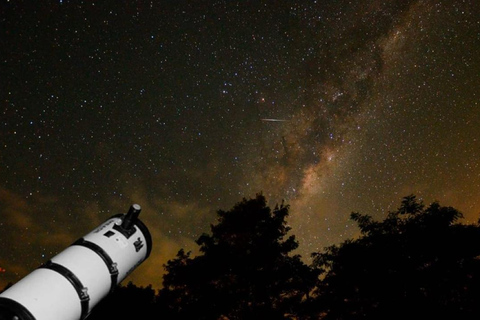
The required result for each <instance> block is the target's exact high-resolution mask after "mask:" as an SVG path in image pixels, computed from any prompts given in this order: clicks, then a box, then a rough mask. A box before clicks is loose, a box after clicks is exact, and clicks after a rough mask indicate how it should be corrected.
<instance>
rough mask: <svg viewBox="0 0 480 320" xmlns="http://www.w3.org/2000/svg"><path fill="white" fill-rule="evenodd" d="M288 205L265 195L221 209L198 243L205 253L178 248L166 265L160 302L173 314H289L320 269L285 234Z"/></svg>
mask: <svg viewBox="0 0 480 320" xmlns="http://www.w3.org/2000/svg"><path fill="white" fill-rule="evenodd" d="M288 209H289V208H288V206H285V205H283V204H282V205H281V206H280V207H278V206H277V207H276V208H275V209H274V210H273V212H272V210H271V209H270V208H269V207H268V206H267V205H266V200H265V197H264V196H263V195H257V197H256V198H255V199H250V200H246V199H243V201H242V202H240V203H238V204H236V205H235V206H234V208H233V209H231V210H230V211H218V224H216V225H212V226H211V234H203V235H202V236H201V237H200V238H199V239H198V240H197V243H198V245H199V246H200V252H201V253H202V254H203V255H200V256H197V257H195V258H191V257H190V254H189V253H185V252H184V251H183V250H180V251H179V252H178V254H177V257H176V258H175V259H173V260H170V261H169V262H168V263H167V265H166V266H165V268H166V271H167V273H166V274H165V276H164V282H163V284H164V289H162V290H161V291H160V295H159V300H158V301H159V305H161V307H163V310H164V312H165V310H168V311H167V312H166V313H165V315H166V316H169V317H170V318H175V319H290V318H291V317H293V316H294V315H295V313H296V312H297V310H298V306H299V305H300V303H301V301H302V299H304V298H305V297H307V296H308V294H309V292H310V291H311V290H312V288H313V285H314V284H315V282H316V279H317V276H318V275H317V273H316V272H315V271H314V270H312V269H311V268H309V267H308V266H307V265H305V264H304V263H303V262H302V261H301V259H300V256H298V255H294V256H290V255H289V253H290V252H291V251H293V250H295V249H296V248H297V247H298V243H297V241H296V240H295V237H294V236H289V237H287V233H288V231H289V230H290V227H288V226H287V225H286V221H285V218H286V217H287V216H288Z"/></svg>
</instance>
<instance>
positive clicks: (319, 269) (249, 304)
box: [88, 195, 480, 320]
mask: <svg viewBox="0 0 480 320" xmlns="http://www.w3.org/2000/svg"><path fill="white" fill-rule="evenodd" d="M288 210H289V207H288V206H286V205H283V204H282V205H281V206H277V207H276V208H275V209H274V210H271V209H270V208H269V207H268V206H267V205H266V200H265V198H264V197H263V195H257V197H256V198H255V199H250V200H246V199H243V201H241V202H239V203H238V204H236V205H235V206H234V207H233V208H232V209H231V210H230V211H219V212H218V223H217V224H216V225H212V226H211V233H210V234H203V235H202V236H201V237H199V239H198V240H197V243H198V245H199V246H200V252H201V254H200V255H199V256H196V257H191V255H190V253H186V252H185V251H184V250H183V249H182V250H180V251H179V252H178V254H177V256H176V258H174V259H172V260H170V261H169V262H168V263H167V264H166V265H165V266H164V267H165V269H166V274H165V275H164V278H163V280H164V281H163V284H164V288H163V289H162V290H160V291H159V292H158V294H157V295H156V294H155V291H154V290H153V289H152V287H151V286H147V287H137V286H135V285H133V284H132V283H129V284H128V285H126V286H120V287H119V288H117V290H116V291H115V292H113V294H111V295H110V296H108V297H107V298H106V299H105V300H104V301H102V302H101V303H100V304H99V305H98V306H97V307H96V308H95V309H94V310H93V312H92V314H91V315H90V316H89V317H88V320H97V319H146V320H148V319H325V320H329V319H405V318H408V319H421V318H429V319H431V318H440V317H441V318H455V319H474V318H480V303H478V301H479V298H480V241H479V240H480V223H476V224H469V225H465V224H461V223H459V222H458V221H459V220H460V219H461V218H462V214H461V213H460V212H459V211H458V210H456V209H454V208H451V207H443V206H440V204H439V203H438V202H434V203H432V204H431V205H429V206H428V207H425V205H424V204H423V203H422V202H421V201H419V200H418V199H417V198H416V197H415V196H414V195H409V196H407V197H405V198H403V200H402V202H401V205H400V207H399V208H398V209H397V210H396V211H394V212H390V213H389V214H388V215H387V217H386V218H385V219H384V220H383V221H381V222H380V221H375V220H374V219H373V218H372V217H371V216H368V215H364V214H360V213H357V212H354V213H352V214H351V218H352V219H353V220H354V221H355V222H356V223H357V225H358V227H359V229H360V232H361V236H360V237H359V238H358V239H350V240H347V241H345V242H344V243H342V244H340V245H334V246H331V247H328V248H325V250H324V251H322V252H319V253H314V254H312V256H313V264H312V266H307V265H305V264H304V263H303V262H302V260H301V259H300V256H298V255H290V254H291V252H292V251H293V250H295V249H296V248H297V247H298V242H297V241H296V240H295V237H294V236H292V235H290V236H288V235H287V234H288V233H289V231H290V228H289V227H288V226H287V224H286V221H285V219H286V218H287V216H288Z"/></svg>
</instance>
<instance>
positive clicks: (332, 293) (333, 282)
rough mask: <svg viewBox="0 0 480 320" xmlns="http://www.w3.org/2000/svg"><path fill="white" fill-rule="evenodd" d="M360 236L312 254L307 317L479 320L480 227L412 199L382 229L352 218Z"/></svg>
mask: <svg viewBox="0 0 480 320" xmlns="http://www.w3.org/2000/svg"><path fill="white" fill-rule="evenodd" d="M351 218H352V219H353V220H354V221H355V222H357V224H358V226H359V228H360V231H361V235H362V236H361V237H360V238H359V239H357V240H348V241H346V242H344V243H342V244H341V245H338V246H337V245H335V246H331V247H329V248H326V250H325V252H323V253H316V254H314V255H313V256H314V264H315V266H316V267H317V268H318V270H319V271H320V272H321V277H320V280H319V282H318V284H317V288H316V290H315V298H314V299H311V300H310V301H311V304H310V306H309V307H310V312H311V313H312V314H315V315H316V318H317V319H318V318H321V319H397V318H398V319H400V318H409V319H417V318H430V319H432V318H435V317H442V318H448V317H452V318H455V319H471V318H478V317H479V316H480V304H479V297H480V260H479V258H480V256H479V255H480V226H479V225H478V224H475V225H463V224H459V223H458V222H457V221H458V219H460V218H462V214H461V213H460V212H459V211H457V210H456V209H454V208H451V207H442V206H440V205H439V204H438V202H434V203H432V204H431V205H430V206H429V207H428V208H426V209H425V206H424V205H423V203H422V202H421V201H419V200H417V199H416V197H415V196H414V195H410V196H407V197H405V198H404V199H403V201H402V204H401V206H400V208H399V209H398V210H397V211H395V212H391V213H389V214H388V216H387V218H386V219H385V220H384V221H383V222H377V221H374V220H373V219H372V218H371V217H370V216H368V215H362V214H359V213H352V215H351Z"/></svg>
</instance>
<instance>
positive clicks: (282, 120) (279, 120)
mask: <svg viewBox="0 0 480 320" xmlns="http://www.w3.org/2000/svg"><path fill="white" fill-rule="evenodd" d="M260 120H262V121H264V122H286V121H290V120H286V119H260Z"/></svg>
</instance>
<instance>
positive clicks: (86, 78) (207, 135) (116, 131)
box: [0, 0, 480, 287]
mask: <svg viewBox="0 0 480 320" xmlns="http://www.w3.org/2000/svg"><path fill="white" fill-rule="evenodd" d="M1 6H2V10H1V26H2V28H1V30H2V37H1V46H2V48H3V49H2V50H1V51H0V52H1V53H0V58H1V59H0V62H1V67H0V68H1V69H0V76H1V79H2V80H0V83H1V88H0V89H1V91H0V102H1V105H2V107H1V108H0V137H1V140H0V142H1V144H0V150H1V152H0V177H1V178H0V205H1V207H0V244H1V246H2V249H1V250H0V267H1V269H0V270H4V272H3V271H2V273H1V274H0V287H2V286H4V285H5V284H6V283H7V282H8V281H16V280H18V279H19V278H20V277H22V276H24V275H25V274H26V273H27V272H28V271H30V270H31V269H33V268H34V267H35V266H36V265H38V264H39V263H41V262H42V261H44V260H46V259H48V258H49V257H51V256H52V255H54V254H55V253H56V252H59V251H60V250H62V249H63V248H64V247H65V246H67V245H68V244H70V243H71V242H72V241H73V240H75V239H76V238H78V237H80V236H82V235H83V234H85V233H87V232H89V231H90V230H91V229H92V228H94V227H95V226H97V225H98V224H99V223H101V222H102V221H103V220H105V219H107V218H108V217H110V216H111V215H113V214H116V213H118V212H124V211H125V210H126V209H128V207H129V205H130V204H131V203H134V202H136V203H139V204H141V205H142V207H143V213H142V215H141V217H143V220H144V221H145V223H146V224H147V225H148V226H149V228H150V230H151V232H152V235H153V238H154V249H153V252H152V258H151V259H150V260H151V261H150V260H149V263H146V264H145V265H144V266H142V267H141V270H140V271H139V272H136V273H134V274H133V275H132V278H133V280H134V281H135V282H136V283H139V284H148V283H152V284H153V285H154V286H156V287H158V286H160V283H161V273H162V271H161V264H162V263H165V262H166V261H167V260H169V259H171V258H173V257H174V255H175V253H176V252H177V251H178V250H179V249H180V248H182V247H183V248H186V249H187V250H195V249H196V246H195V244H194V240H195V239H196V238H198V236H199V235H200V234H201V233H202V232H207V231H208V228H209V224H211V223H214V221H215V212H216V210H218V209H228V208H230V207H231V206H232V205H233V204H234V203H235V202H237V201H239V200H241V198H242V197H247V198H248V197H252V196H254V195H255V193H258V192H260V191H261V192H263V193H264V194H265V195H266V196H267V197H268V199H269V200H270V201H271V202H272V205H275V203H277V202H280V201H282V199H285V200H286V202H287V203H289V204H290V205H291V212H290V217H289V223H290V224H291V226H292V228H293V229H292V233H293V234H295V235H297V238H298V239H299V241H300V250H299V251H300V254H302V256H304V257H305V258H308V256H309V254H310V253H311V252H313V251H318V250H321V249H322V248H323V247H324V246H327V245H331V244H336V243H339V242H340V241H343V240H345V239H347V238H349V237H353V236H355V235H356V232H357V230H356V229H355V227H353V225H352V224H351V222H350V221H349V213H350V212H351V211H360V212H362V213H369V214H372V215H373V216H374V217H376V218H382V217H384V216H385V215H386V213H387V211H388V210H394V209H395V208H396V207H397V204H398V203H399V201H400V199H401V197H403V196H405V195H407V194H410V193H414V194H416V195H417V196H419V197H421V198H423V199H424V200H425V201H426V202H431V201H434V200H439V201H440V202H441V203H442V204H443V205H451V206H454V207H456V208H457V209H459V210H461V211H462V212H463V213H464V215H465V217H466V219H467V221H476V220H477V219H478V216H477V215H478V212H479V211H480V210H479V209H478V208H479V205H480V203H479V200H480V198H479V196H480V167H479V164H478V159H479V158H480V138H478V136H479V133H480V132H479V128H480V108H479V106H478V92H480V91H479V89H480V78H479V76H478V75H479V74H480V63H479V60H478V54H479V52H480V20H479V19H478V17H479V15H480V4H478V3H477V2H476V1H473V0H463V1H436V0H426V1H418V0H417V1H415V0H408V1H406V0H402V1H400V0H398V1H376V0H368V1H364V2H361V3H360V2H358V3H357V2H352V1H346V0H345V1H344V0H342V1H335V2H332V1H319V0H317V1H313V0H309V1H275V2H270V1H195V2H193V1H177V2H171V3H170V2H168V1H167V2H160V1H143V0H138V1H131V2H129V3H127V4H122V5H119V4H118V3H117V2H115V1H108V0H107V1H99V2H97V1H67V0H63V1H60V2H59V1H47V2H43V3H41V4H40V3H35V4H30V3H28V2H25V3H24V2H22V1H6V2H4V3H2V5H1ZM262 119H279V120H285V121H262Z"/></svg>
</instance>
